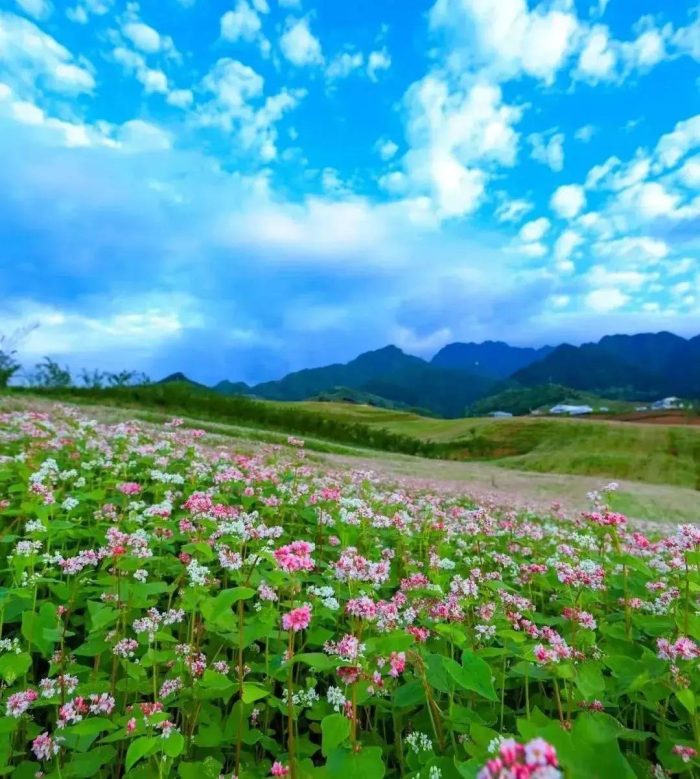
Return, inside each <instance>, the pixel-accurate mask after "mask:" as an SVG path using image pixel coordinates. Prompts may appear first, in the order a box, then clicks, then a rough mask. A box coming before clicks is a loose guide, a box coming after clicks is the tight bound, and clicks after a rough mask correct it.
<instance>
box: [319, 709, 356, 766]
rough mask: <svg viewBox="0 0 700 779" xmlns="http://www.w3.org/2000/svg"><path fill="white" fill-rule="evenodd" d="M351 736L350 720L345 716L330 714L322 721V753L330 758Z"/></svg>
mask: <svg viewBox="0 0 700 779" xmlns="http://www.w3.org/2000/svg"><path fill="white" fill-rule="evenodd" d="M349 736H350V720H349V719H348V718H347V717H346V716H345V715H344V714H329V715H328V716H327V717H324V718H323V719H322V720H321V751H322V753H323V756H324V757H328V755H329V754H330V753H331V751H332V750H333V749H335V748H336V747H339V746H340V745H341V744H342V743H343V741H345V739H347V738H348V737H349Z"/></svg>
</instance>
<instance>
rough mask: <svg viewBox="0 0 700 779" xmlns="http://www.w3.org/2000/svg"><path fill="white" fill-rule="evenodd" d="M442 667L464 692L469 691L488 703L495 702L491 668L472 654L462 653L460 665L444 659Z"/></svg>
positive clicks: (496, 697) (495, 696)
mask: <svg viewBox="0 0 700 779" xmlns="http://www.w3.org/2000/svg"><path fill="white" fill-rule="evenodd" d="M444 666H445V670H446V671H447V674H448V676H450V677H451V678H452V679H454V681H455V682H457V684H458V685H459V686H460V687H462V688H463V689H464V690H470V691H471V692H475V693H477V694H478V695H481V697H482V698H486V700H489V701H497V700H498V696H497V695H496V690H495V689H494V686H493V681H492V680H491V667H490V666H489V664H488V663H487V662H485V661H484V660H482V659H481V658H480V657H478V656H477V655H475V654H474V652H464V653H463V654H462V665H461V666H460V665H457V663H455V661H454V660H451V659H450V658H449V657H446V658H444Z"/></svg>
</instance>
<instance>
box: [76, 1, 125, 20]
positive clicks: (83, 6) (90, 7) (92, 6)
mask: <svg viewBox="0 0 700 779" xmlns="http://www.w3.org/2000/svg"><path fill="white" fill-rule="evenodd" d="M113 2H114V0H78V2H77V3H76V5H74V6H73V7H71V8H67V9H66V16H67V17H68V18H69V19H70V20H71V21H72V22H75V23H76V24H87V23H88V21H89V20H90V16H91V15H93V14H94V15H95V16H104V14H106V13H107V12H108V11H109V10H110V9H111V7H112V3H113Z"/></svg>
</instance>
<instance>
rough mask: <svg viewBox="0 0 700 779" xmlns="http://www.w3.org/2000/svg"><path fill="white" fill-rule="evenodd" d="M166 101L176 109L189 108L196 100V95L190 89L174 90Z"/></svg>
mask: <svg viewBox="0 0 700 779" xmlns="http://www.w3.org/2000/svg"><path fill="white" fill-rule="evenodd" d="M165 100H166V102H167V103H168V104H169V105H172V106H175V107H176V108H189V107H190V106H191V105H192V101H193V100H194V95H193V94H192V90H190V89H173V90H172V92H169V93H168V96H167V98H166V99H165Z"/></svg>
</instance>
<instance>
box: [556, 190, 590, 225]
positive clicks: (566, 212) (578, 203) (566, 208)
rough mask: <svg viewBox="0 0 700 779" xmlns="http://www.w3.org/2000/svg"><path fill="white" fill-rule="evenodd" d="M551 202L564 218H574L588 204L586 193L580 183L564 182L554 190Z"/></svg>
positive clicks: (557, 212) (558, 213)
mask: <svg viewBox="0 0 700 779" xmlns="http://www.w3.org/2000/svg"><path fill="white" fill-rule="evenodd" d="M549 204H550V206H551V207H552V210H553V211H554V212H555V213H556V214H557V215H558V216H560V217H561V218H562V219H572V218H573V217H575V216H576V215H577V214H579V213H580V212H581V209H582V208H583V207H584V206H585V205H586V195H585V193H584V191H583V187H581V186H579V185H578V184H564V185H562V186H561V187H559V188H558V189H557V190H556V191H555V192H554V194H553V195H552V198H551V200H550V201H549Z"/></svg>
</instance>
